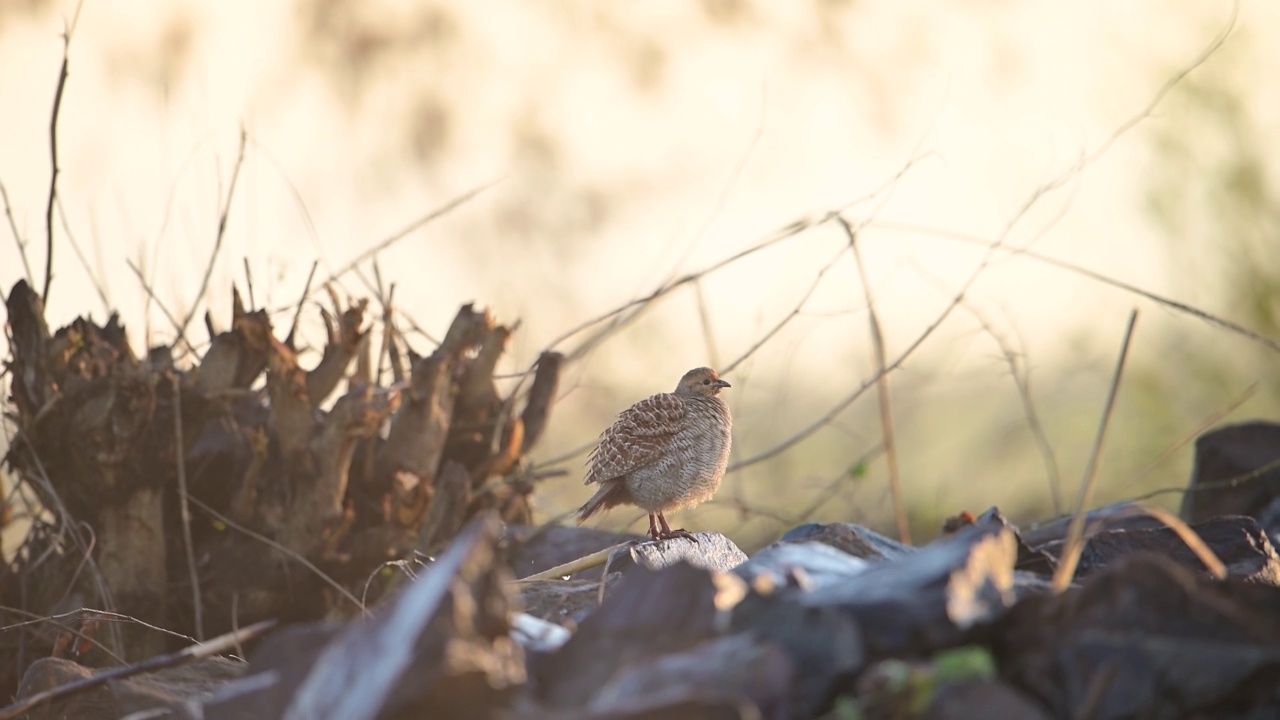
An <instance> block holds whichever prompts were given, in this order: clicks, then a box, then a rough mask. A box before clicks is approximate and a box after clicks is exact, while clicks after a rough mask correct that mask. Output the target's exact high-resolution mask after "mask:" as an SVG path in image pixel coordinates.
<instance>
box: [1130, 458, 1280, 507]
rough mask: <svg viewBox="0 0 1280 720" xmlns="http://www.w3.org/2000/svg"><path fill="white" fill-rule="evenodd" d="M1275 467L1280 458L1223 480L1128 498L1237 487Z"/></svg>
mask: <svg viewBox="0 0 1280 720" xmlns="http://www.w3.org/2000/svg"><path fill="white" fill-rule="evenodd" d="M1277 469H1280V460H1272V461H1271V462H1269V463H1267V464H1265V465H1262V466H1260V467H1256V468H1254V469H1253V470H1250V471H1248V472H1244V473H1240V474H1239V475H1234V476H1232V477H1229V478H1225V479H1223V480H1214V481H1213V482H1206V483H1198V484H1197V485H1196V486H1195V487H1186V486H1179V487H1171V488H1160V489H1158V490H1152V491H1151V492H1148V493H1143V494H1142V495H1138V496H1135V497H1133V498H1130V500H1131V501H1133V502H1140V501H1142V500H1150V499H1151V498H1155V497H1159V496H1161V495H1188V494H1190V493H1198V492H1209V491H1211V490H1220V489H1222V488H1234V487H1239V486H1240V485H1243V484H1244V483H1247V482H1253V481H1255V480H1261V479H1263V478H1264V477H1266V476H1267V474H1269V473H1271V472H1272V471H1274V470H1277Z"/></svg>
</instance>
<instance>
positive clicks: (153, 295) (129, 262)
mask: <svg viewBox="0 0 1280 720" xmlns="http://www.w3.org/2000/svg"><path fill="white" fill-rule="evenodd" d="M124 262H125V264H126V265H128V266H129V269H130V270H132V271H133V274H134V275H135V276H136V277H137V278H138V282H139V283H140V284H141V285H142V290H143V292H145V293H146V294H147V297H149V298H151V300H152V301H153V302H155V304H156V307H158V308H160V312H162V313H164V316H165V318H166V319H168V320H169V322H170V323H171V324H172V325H173V329H174V330H175V331H177V330H179V329H180V327H181V326H180V325H179V324H178V319H177V318H175V317H174V316H173V313H171V312H169V308H167V307H165V304H164V303H163V302H161V301H160V298H159V297H156V293H155V291H154V290H152V289H151V286H150V285H148V284H147V279H146V278H145V277H143V275H142V271H141V270H139V269H138V266H137V265H135V264H134V263H133V261H132V260H129V259H128V258H125V261H124ZM179 341H181V342H182V343H183V344H184V345H186V346H187V349H188V350H190V351H191V352H193V353H194V352H195V351H196V350H195V347H193V346H192V345H191V341H190V340H187V338H186V336H184V335H183V334H182V333H181V332H179V333H178V336H177V337H176V338H174V344H175V345H176V344H178V342H179Z"/></svg>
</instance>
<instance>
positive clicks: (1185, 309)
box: [872, 221, 1280, 353]
mask: <svg viewBox="0 0 1280 720" xmlns="http://www.w3.org/2000/svg"><path fill="white" fill-rule="evenodd" d="M872 226H873V227H875V228H876V229H878V230H896V231H901V232H917V233H922V234H925V235H932V236H934V237H939V238H944V239H947V240H955V241H957V242H962V243H968V244H971V245H986V246H990V245H991V240H990V239H988V238H983V237H980V236H977V235H971V234H968V233H962V232H957V231H953V230H947V229H945V228H937V227H930V226H928V225H916V224H913V223H899V222H883V221H877V222H875V223H873V224H872ZM999 250H1000V252H1004V253H1008V254H1009V255H1022V256H1025V257H1028V258H1031V259H1032V260H1035V261H1037V262H1042V263H1044V264H1046V265H1052V266H1054V267H1057V268H1061V269H1063V270H1066V271H1067V272H1070V273H1073V274H1076V275H1080V276H1083V277H1087V278H1089V279H1090V280H1096V281H1097V282H1100V283H1102V284H1104V285H1110V286H1111V287H1114V288H1117V289H1119V290H1123V291H1125V292H1127V293H1131V294H1133V295H1137V296H1139V297H1142V298H1145V299H1147V300H1150V301H1151V302H1154V303H1156V304H1157V305H1161V306H1164V307H1167V308H1169V309H1171V310H1175V311H1177V312H1180V313H1183V314H1186V315H1190V316H1192V317H1194V318H1196V319H1198V320H1202V321H1204V322H1206V323H1208V324H1210V325H1213V326H1214V327H1219V328H1222V329H1223V330H1226V331H1228V332H1231V333H1234V334H1236V335H1239V336H1241V337H1243V338H1245V339H1247V340H1250V341H1252V342H1255V343H1257V344H1259V345H1262V346H1263V347H1265V348H1267V349H1268V350H1271V351H1272V352H1276V353H1280V342H1277V341H1275V340H1273V339H1271V338H1269V337H1266V336H1265V335H1262V334H1260V333H1257V332H1254V331H1253V330H1250V329H1248V328H1246V327H1244V326H1242V325H1239V324H1237V323H1234V322H1232V321H1230V320H1227V319H1226V318H1223V317H1219V316H1217V315H1214V314H1213V313H1210V312H1208V311H1207V310H1201V309H1200V308H1197V307H1195V306H1192V305H1188V304H1186V303H1183V302H1179V301H1177V300H1174V299H1172V298H1169V297H1165V296H1163V295H1159V294H1157V293H1154V292H1151V291H1150V290H1144V289H1142V288H1140V287H1138V286H1136V285H1131V284H1129V283H1127V282H1124V281H1123V280H1117V279H1115V278H1113V277H1109V276H1107V275H1103V274H1102V273H1100V272H1097V271H1094V270H1090V269H1088V268H1086V267H1083V266H1081V265H1076V264H1074V263H1071V262H1067V261H1066V260H1059V259H1057V258H1054V257H1050V256H1048V255H1044V254H1042V253H1038V252H1036V251H1034V250H1028V249H1026V248H1016V247H1007V246H1005V247H1000V248H999Z"/></svg>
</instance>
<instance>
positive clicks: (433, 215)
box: [329, 178, 506, 282]
mask: <svg viewBox="0 0 1280 720" xmlns="http://www.w3.org/2000/svg"><path fill="white" fill-rule="evenodd" d="M505 179H506V178H498V179H497V180H491V181H489V182H487V183H485V184H483V185H479V186H476V187H474V188H472V189H470V190H468V191H467V192H465V193H463V194H461V195H459V196H458V197H455V198H454V199H452V200H450V201H449V202H447V203H445V204H444V205H441V206H440V207H438V208H436V209H435V210H432V211H431V212H429V213H427V214H426V215H423V216H422V217H420V218H418V219H417V220H414V221H413V222H411V223H409V224H408V225H406V226H404V227H403V228H401V229H400V230H398V231H396V232H395V233H392V234H391V236H390V237H388V238H386V239H385V240H383V241H381V242H379V243H378V244H377V245H374V246H373V247H371V248H369V249H368V250H365V251H364V252H362V253H360V254H359V255H357V256H355V258H354V259H352V260H351V261H350V262H348V263H347V264H346V265H344V266H342V267H341V268H340V269H339V270H338V271H337V272H334V273H331V274H330V275H329V281H330V282H333V281H334V280H337V279H338V278H340V277H342V276H343V275H346V274H347V273H349V272H351V271H352V270H354V269H355V268H356V266H358V265H359V264H360V263H362V262H364V261H365V260H368V259H369V258H371V257H373V256H375V255H377V254H378V253H380V252H382V251H383V250H386V249H387V248H389V247H391V246H392V245H394V244H396V243H398V242H400V241H401V240H403V239H405V238H406V237H408V236H409V234H410V233H412V232H413V231H415V230H417V229H419V228H421V227H423V226H424V225H427V224H428V223H430V222H431V221H433V220H436V219H438V218H440V217H443V216H445V215H448V214H449V213H450V212H453V211H454V210H456V209H457V208H459V207H461V206H462V205H465V204H466V203H467V202H468V201H470V200H471V199H472V198H474V197H476V196H477V195H479V194H481V193H483V192H485V191H486V190H489V189H491V188H493V187H495V186H497V185H499V184H501V183H502V182H503V180H505Z"/></svg>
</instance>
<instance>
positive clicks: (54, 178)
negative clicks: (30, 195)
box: [40, 0, 84, 307]
mask: <svg viewBox="0 0 1280 720" xmlns="http://www.w3.org/2000/svg"><path fill="white" fill-rule="evenodd" d="M83 7H84V0H80V2H78V3H76V12H75V15H73V16H72V18H71V23H70V24H69V25H67V28H66V30H65V31H63V33H62V66H61V67H60V68H59V69H58V85H57V87H56V88H55V89H54V91H53V112H52V114H51V115H50V117H49V166H50V170H49V201H48V202H47V203H45V208H44V228H45V240H46V245H45V260H44V291H43V292H42V293H40V301H41V302H43V303H44V304H45V306H46V307H48V305H49V288H50V286H51V285H52V284H53V203H54V200H56V199H57V197H58V174H59V173H61V172H62V168H60V167H58V116H59V114H60V113H61V111H62V92H63V90H65V89H66V87H67V57H68V51H70V49H71V35H72V33H74V32H75V29H76V22H78V21H79V19H80V10H81V8H83Z"/></svg>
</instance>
